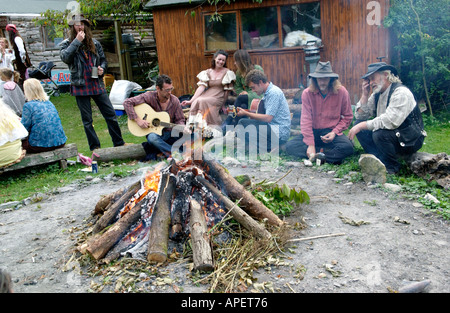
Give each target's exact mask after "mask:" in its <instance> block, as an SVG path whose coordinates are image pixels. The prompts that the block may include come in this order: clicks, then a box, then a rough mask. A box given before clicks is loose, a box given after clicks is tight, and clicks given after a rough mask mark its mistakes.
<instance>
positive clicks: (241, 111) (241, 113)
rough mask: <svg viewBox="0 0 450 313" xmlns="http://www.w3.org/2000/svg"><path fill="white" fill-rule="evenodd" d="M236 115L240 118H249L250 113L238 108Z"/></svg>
mask: <svg viewBox="0 0 450 313" xmlns="http://www.w3.org/2000/svg"><path fill="white" fill-rule="evenodd" d="M236 115H237V116H239V117H242V116H248V111H246V110H244V109H242V108H240V107H237V108H236Z"/></svg>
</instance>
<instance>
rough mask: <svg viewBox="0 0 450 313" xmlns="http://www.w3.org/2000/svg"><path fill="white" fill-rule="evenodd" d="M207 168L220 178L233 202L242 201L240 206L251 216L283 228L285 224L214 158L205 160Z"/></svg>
mask: <svg viewBox="0 0 450 313" xmlns="http://www.w3.org/2000/svg"><path fill="white" fill-rule="evenodd" d="M203 160H204V162H205V163H206V164H207V166H208V167H209V168H210V169H211V170H212V171H213V172H214V173H215V174H216V175H217V176H218V178H219V179H220V180H221V181H222V183H223V184H224V185H225V188H226V191H227V194H228V197H229V198H230V199H231V200H232V201H237V200H240V202H239V203H240V205H241V206H242V207H243V208H244V210H245V211H246V212H247V213H248V214H250V215H251V216H253V217H255V218H257V219H260V220H263V219H267V221H268V223H269V224H270V225H274V226H282V225H283V222H282V221H281V220H280V219H279V218H278V216H277V215H276V214H275V213H273V212H272V211H271V210H270V209H268V208H267V207H266V206H265V205H264V204H263V203H262V202H261V201H259V200H258V199H256V198H255V197H254V196H253V195H252V194H251V193H250V192H249V191H248V190H246V189H245V188H244V186H242V185H241V184H239V182H238V181H236V179H235V178H234V177H233V176H232V175H230V174H229V173H228V172H227V170H226V169H225V168H224V167H223V166H221V165H220V164H219V163H217V162H216V161H215V160H213V159H212V158H203Z"/></svg>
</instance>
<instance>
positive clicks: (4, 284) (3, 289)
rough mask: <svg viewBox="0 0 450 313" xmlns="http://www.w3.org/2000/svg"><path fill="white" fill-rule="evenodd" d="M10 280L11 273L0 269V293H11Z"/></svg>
mask: <svg viewBox="0 0 450 313" xmlns="http://www.w3.org/2000/svg"><path fill="white" fill-rule="evenodd" d="M11 291H12V282H11V275H10V274H9V273H7V272H6V271H4V270H2V269H0V293H11Z"/></svg>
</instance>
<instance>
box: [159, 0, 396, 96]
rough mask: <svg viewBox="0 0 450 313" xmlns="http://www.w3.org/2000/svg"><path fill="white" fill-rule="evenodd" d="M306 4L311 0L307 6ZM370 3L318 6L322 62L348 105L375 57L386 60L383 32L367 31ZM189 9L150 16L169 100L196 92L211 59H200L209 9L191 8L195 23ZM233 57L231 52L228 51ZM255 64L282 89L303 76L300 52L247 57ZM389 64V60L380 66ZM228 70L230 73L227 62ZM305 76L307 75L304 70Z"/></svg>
mask: <svg viewBox="0 0 450 313" xmlns="http://www.w3.org/2000/svg"><path fill="white" fill-rule="evenodd" d="M309 1H310V0H309ZM299 2H308V0H300V1H297V0H265V1H264V2H263V4H261V5H258V4H254V3H252V1H236V2H232V3H231V5H227V6H224V8H223V10H224V11H230V10H236V9H243V8H251V7H257V6H273V5H287V4H297V3H299ZM369 2H370V0H321V21H322V41H323V43H324V48H323V50H322V51H321V60H323V61H331V63H332V66H333V70H334V71H335V72H336V73H338V74H339V75H340V79H341V81H342V83H343V85H344V86H345V87H346V88H347V89H348V90H349V92H350V96H351V99H352V102H354V103H356V101H357V99H358V98H359V96H360V83H361V81H360V77H361V76H362V75H363V74H364V73H365V72H366V69H367V65H368V64H369V63H372V62H377V59H376V58H377V57H379V56H389V53H390V51H389V50H390V47H389V35H388V31H387V30H385V29H383V28H382V27H381V26H377V25H373V26H370V25H368V23H367V20H366V19H367V15H368V14H369V13H370V12H371V11H372V10H368V9H367V4H368V3H369ZM377 2H378V3H379V4H380V5H381V15H382V17H384V16H385V15H386V14H387V12H388V3H389V0H379V1H377ZM189 10H190V8H188V7H170V8H165V9H158V10H154V12H153V14H154V27H155V38H156V44H157V51H158V60H159V67H160V72H161V73H164V74H167V75H169V76H171V77H172V79H173V81H174V86H175V90H174V94H175V95H176V96H181V95H184V94H188V93H191V92H192V91H193V90H195V88H196V87H197V79H196V75H197V74H198V73H199V72H200V71H201V70H203V69H206V68H208V67H209V66H210V62H211V55H210V54H205V53H204V41H203V25H202V10H203V12H211V7H209V6H204V7H203V8H195V12H196V14H195V17H191V16H190V14H189ZM231 54H232V51H231ZM250 54H251V56H252V58H253V60H254V62H255V63H257V64H260V65H261V66H262V67H263V68H264V71H265V72H266V74H267V75H268V77H269V79H270V80H271V81H272V82H273V83H274V84H276V85H278V86H279V87H281V88H296V87H298V85H299V83H300V81H301V80H300V77H301V74H303V82H302V83H303V84H304V85H305V84H306V76H307V74H308V73H304V69H305V67H304V53H303V50H302V49H280V50H265V51H252V52H250ZM384 61H386V62H389V58H388V59H387V60H386V59H385V60H384ZM228 67H229V68H230V69H232V70H235V68H234V64H233V59H232V57H231V58H229V59H228ZM306 70H307V69H306Z"/></svg>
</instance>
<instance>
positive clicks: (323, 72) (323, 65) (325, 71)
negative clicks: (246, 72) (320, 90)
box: [308, 61, 339, 78]
mask: <svg viewBox="0 0 450 313" xmlns="http://www.w3.org/2000/svg"><path fill="white" fill-rule="evenodd" d="M308 77H313V78H327V77H330V78H339V75H338V74H336V73H333V70H332V69H331V63H330V61H328V62H319V63H318V64H317V66H316V70H315V72H314V73H311V74H309V75H308Z"/></svg>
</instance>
